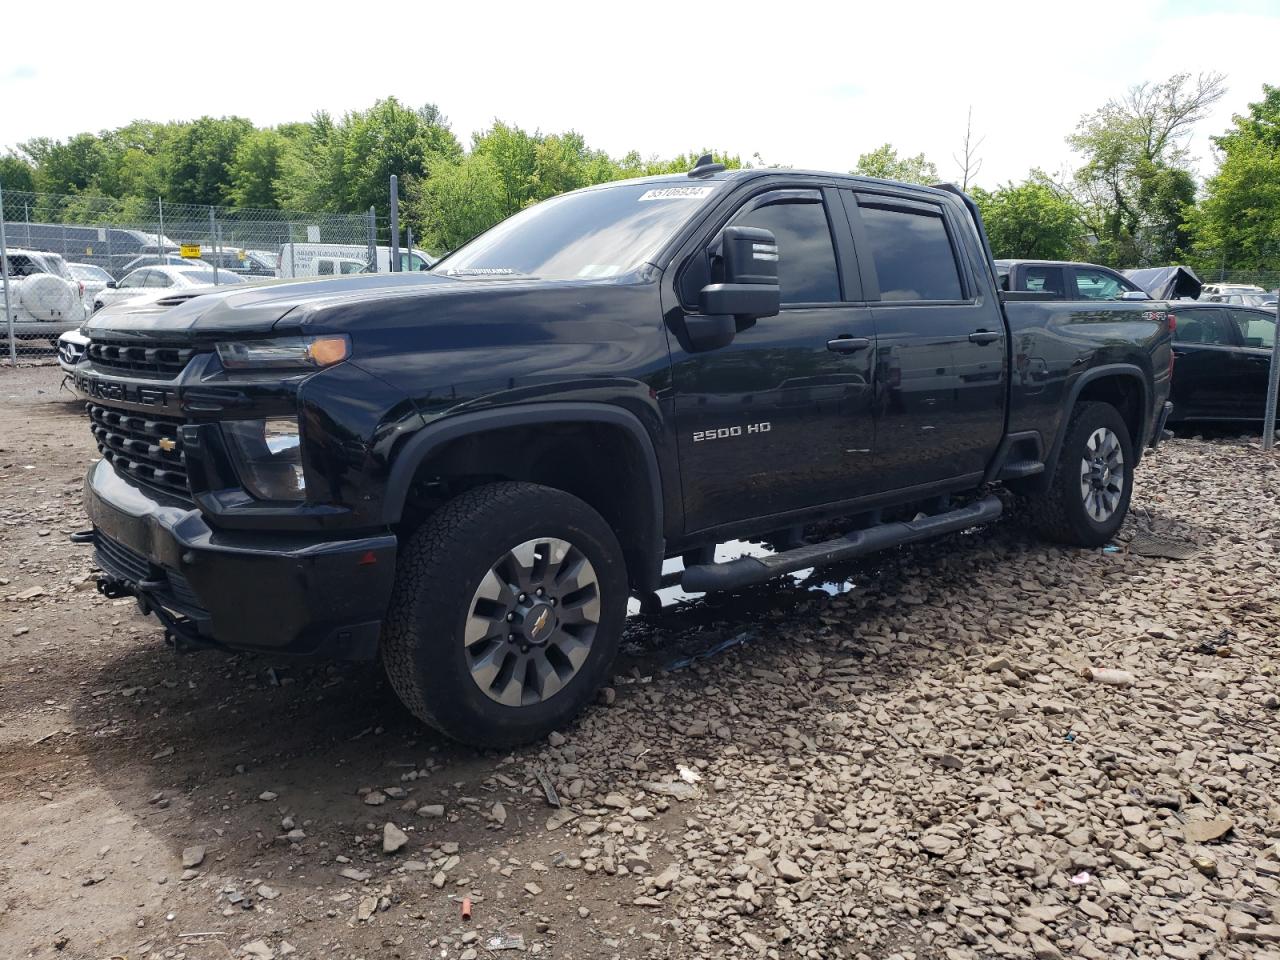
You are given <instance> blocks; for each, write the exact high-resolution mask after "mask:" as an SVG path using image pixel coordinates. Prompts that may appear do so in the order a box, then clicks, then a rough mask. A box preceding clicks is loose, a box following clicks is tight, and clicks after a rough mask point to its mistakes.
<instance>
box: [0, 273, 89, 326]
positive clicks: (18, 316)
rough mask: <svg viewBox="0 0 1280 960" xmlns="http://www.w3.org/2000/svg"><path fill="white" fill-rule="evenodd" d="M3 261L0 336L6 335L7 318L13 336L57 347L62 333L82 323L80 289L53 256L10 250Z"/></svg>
mask: <svg viewBox="0 0 1280 960" xmlns="http://www.w3.org/2000/svg"><path fill="white" fill-rule="evenodd" d="M5 260H6V263H5V266H6V267H7V269H8V273H9V298H8V302H6V303H5V305H4V306H5V313H4V315H3V316H0V321H3V322H0V337H3V336H7V333H8V327H7V318H8V317H10V316H11V317H12V318H13V328H14V336H16V337H18V338H19V339H22V340H48V341H49V344H50V345H51V346H53V347H57V345H58V337H59V336H60V335H61V334H62V332H63V331H64V330H70V329H73V328H75V327H78V326H79V325H80V324H81V323H83V322H84V318H85V311H84V288H83V287H82V286H81V284H80V281H79V280H77V279H75V277H73V276H72V275H71V271H70V270H69V269H68V268H67V262H66V261H65V260H64V259H63V258H62V257H61V256H59V255H58V254H56V253H46V252H43V251H39V250H21V249H19V250H15V249H10V250H9V251H8V254H7V256H6V258H5ZM2 296H3V290H2V289H0V297H2Z"/></svg>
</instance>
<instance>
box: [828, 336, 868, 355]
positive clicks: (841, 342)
mask: <svg viewBox="0 0 1280 960" xmlns="http://www.w3.org/2000/svg"><path fill="white" fill-rule="evenodd" d="M869 346H871V341H870V340H868V339H867V338H866V337H836V338H835V339H834V340H828V341H827V349H828V350H830V351H831V352H832V353H857V352H858V351H859V350H865V349H867V347H869Z"/></svg>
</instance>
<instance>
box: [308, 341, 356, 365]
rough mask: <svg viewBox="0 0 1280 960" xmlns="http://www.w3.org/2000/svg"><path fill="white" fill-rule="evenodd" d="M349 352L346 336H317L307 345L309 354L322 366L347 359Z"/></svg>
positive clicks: (314, 361) (313, 360)
mask: <svg viewBox="0 0 1280 960" xmlns="http://www.w3.org/2000/svg"><path fill="white" fill-rule="evenodd" d="M349 352H350V350H349V347H348V346H347V338H346V337H316V338H315V339H314V340H312V341H311V343H310V345H309V346H308V347H307V355H308V356H309V357H311V360H312V362H313V363H315V364H316V365H317V366H320V367H327V366H329V365H330V364H333V363H339V362H340V361H342V360H345V359H347V354H348V353H349Z"/></svg>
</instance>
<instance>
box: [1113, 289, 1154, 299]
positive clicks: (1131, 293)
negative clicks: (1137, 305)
mask: <svg viewBox="0 0 1280 960" xmlns="http://www.w3.org/2000/svg"><path fill="white" fill-rule="evenodd" d="M1120 299H1121V300H1150V299H1151V295H1150V294H1148V293H1143V292H1142V291H1141V290H1126V291H1125V292H1124V293H1122V294H1120Z"/></svg>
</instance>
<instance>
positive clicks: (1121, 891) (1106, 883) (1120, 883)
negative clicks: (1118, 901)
mask: <svg viewBox="0 0 1280 960" xmlns="http://www.w3.org/2000/svg"><path fill="white" fill-rule="evenodd" d="M1102 892H1103V893H1109V894H1111V895H1112V896H1113V897H1127V896H1129V895H1130V894H1131V893H1132V892H1133V891H1132V889H1131V888H1130V887H1129V881H1127V880H1125V879H1124V877H1103V878H1102Z"/></svg>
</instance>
